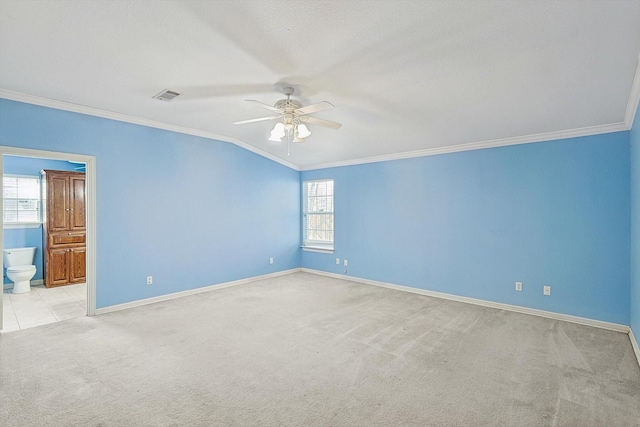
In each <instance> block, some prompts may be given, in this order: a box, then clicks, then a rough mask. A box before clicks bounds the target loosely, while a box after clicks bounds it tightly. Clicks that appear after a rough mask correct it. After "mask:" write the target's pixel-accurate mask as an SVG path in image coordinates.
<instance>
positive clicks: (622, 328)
mask: <svg viewBox="0 0 640 427" xmlns="http://www.w3.org/2000/svg"><path fill="white" fill-rule="evenodd" d="M301 270H302V271H304V272H307V273H313V274H319V275H322V276H328V277H334V278H338V279H343V280H350V281H352V282H358V283H363V284H365V285H373V286H379V287H383V288H389V289H395V290H398V291H403V292H411V293H414V294H419V295H426V296H429V297H435V298H442V299H447V300H451V301H458V302H463V303H467V304H475V305H481V306H483V307H490V308H497V309H499V310H507V311H513V312H516V313H522V314H530V315H532V316H539V317H546V318H548V319H554V320H563V321H565V322H571V323H578V324H580V325H586V326H593V327H595V328H600V329H608V330H610V331H616V332H623V333H625V334H628V333H629V331H630V328H629V326H627V325H620V324H618V323H609V322H604V321H602V320H594V319H587V318H585V317H577V316H571V315H568V314H560V313H554V312H552V311H544V310H538V309H535V308H527V307H521V306H518V305H511V304H503V303H499V302H493V301H487V300H482V299H476V298H468V297H463V296H459V295H453V294H445V293H443V292H435V291H428V290H425V289H418V288H412V287H409V286H402V285H394V284H392V283H385V282H378V281H375V280H369V279H362V278H359V277H353V276H345V275H343V274H336V273H327V272H325V271H320V270H313V269H309V268H302V269H301ZM636 354H637V353H636Z"/></svg>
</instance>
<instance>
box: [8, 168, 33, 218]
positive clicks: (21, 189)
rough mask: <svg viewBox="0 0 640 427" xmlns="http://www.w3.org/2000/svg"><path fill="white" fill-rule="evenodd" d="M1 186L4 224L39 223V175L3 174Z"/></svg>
mask: <svg viewBox="0 0 640 427" xmlns="http://www.w3.org/2000/svg"><path fill="white" fill-rule="evenodd" d="M2 186H3V187H2V188H3V198H4V203H3V207H4V209H3V215H2V218H3V222H4V224H5V225H20V224H33V223H40V177H38V176H24V175H4V176H3V177H2Z"/></svg>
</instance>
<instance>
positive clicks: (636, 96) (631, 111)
mask: <svg viewBox="0 0 640 427" xmlns="http://www.w3.org/2000/svg"><path fill="white" fill-rule="evenodd" d="M638 102H640V55H638V64H637V66H636V75H635V76H634V78H633V84H632V85H631V93H630V94H629V101H628V102H627V110H626V112H625V114H624V124H625V125H626V126H627V130H628V129H631V128H632V127H633V119H634V118H635V117H636V111H637V109H638Z"/></svg>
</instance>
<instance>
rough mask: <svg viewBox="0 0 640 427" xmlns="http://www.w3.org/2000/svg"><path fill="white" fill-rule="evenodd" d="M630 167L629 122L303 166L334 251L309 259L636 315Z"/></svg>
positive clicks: (322, 265) (443, 286) (616, 316)
mask: <svg viewBox="0 0 640 427" xmlns="http://www.w3.org/2000/svg"><path fill="white" fill-rule="evenodd" d="M629 174H630V161H629V134H628V132H619V133H613V134H606V135H598V136H592V137H582V138H574V139H567V140H560V141H551V142H540V143H535V144H524V145H516V146H509V147H501V148H493V149H485V150H477V151H467V152H461V153H453V154H445V155H438V156H429V157H421V158H413V159H405V160H396V161H388V162H381V163H373V164H364V165H356V166H348V167H339V168H331V169H323V170H313V171H307V172H303V173H302V175H301V178H302V179H303V180H304V179H319V178H333V179H334V180H335V198H336V200H335V206H336V208H335V209H336V214H335V215H336V217H335V227H336V242H335V248H336V251H335V253H334V254H332V255H330V254H320V253H313V252H303V253H302V258H301V259H302V266H303V267H307V268H312V269H317V270H322V271H328V272H334V273H343V270H344V267H340V266H337V265H336V264H335V258H336V257H339V258H341V259H347V260H348V261H349V270H348V274H349V275H353V276H355V277H360V278H366V279H372V280H377V281H382V282H388V283H394V284H399V285H404V286H411V287H415V288H420V289H428V290H433V291H438V292H445V293H449V294H455V295H462V296H466V297H472V298H479V299H483V300H489V301H495V302H501V303H506V304H514V305H519V306H524V307H530V308H536V309H541V310H547V311H552V312H558V313H564V314H570V315H575V316H581V317H586V318H592V319H598V320H603V321H608V322H614V323H619V324H625V325H628V324H629V292H630V287H629V283H630V278H629V274H630V265H629V245H630V237H629V233H630V225H629V209H630V197H629V195H630V188H629V182H630V180H629V176H630V175H629ZM516 281H522V282H523V283H524V290H523V291H522V292H516V291H515V290H514V283H515V282H516ZM544 285H550V286H551V287H552V296H550V297H545V296H543V294H542V287H543V286H544Z"/></svg>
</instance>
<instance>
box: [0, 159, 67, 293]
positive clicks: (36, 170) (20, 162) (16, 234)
mask: <svg viewBox="0 0 640 427" xmlns="http://www.w3.org/2000/svg"><path fill="white" fill-rule="evenodd" d="M76 166H77V165H74V164H72V163H69V162H65V161H61V160H48V159H32V158H28V157H16V156H3V168H4V173H5V174H13V175H33V176H40V171H41V170H42V169H53V170H65V171H73V170H75V167H76ZM27 246H35V247H36V248H38V249H37V250H36V259H35V266H36V275H35V276H34V277H33V280H42V271H43V269H42V262H43V261H42V226H39V227H37V228H5V230H4V247H5V248H24V247H27ZM6 274H7V269H6V268H5V269H4V276H5V277H4V283H11V280H9V278H8V277H6Z"/></svg>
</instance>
